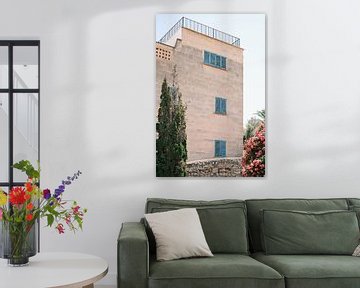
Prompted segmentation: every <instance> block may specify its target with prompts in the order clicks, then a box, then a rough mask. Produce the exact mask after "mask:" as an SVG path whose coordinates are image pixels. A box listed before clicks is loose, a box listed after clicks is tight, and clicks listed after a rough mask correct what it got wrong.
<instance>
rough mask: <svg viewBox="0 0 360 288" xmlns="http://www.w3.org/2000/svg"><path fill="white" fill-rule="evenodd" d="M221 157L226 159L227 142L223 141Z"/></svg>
mask: <svg viewBox="0 0 360 288" xmlns="http://www.w3.org/2000/svg"><path fill="white" fill-rule="evenodd" d="M220 143H221V148H220V149H221V152H220V154H221V157H225V156H226V141H221V142H220Z"/></svg>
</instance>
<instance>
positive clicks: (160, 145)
mask: <svg viewBox="0 0 360 288" xmlns="http://www.w3.org/2000/svg"><path fill="white" fill-rule="evenodd" d="M175 77H176V68H175V67H174V72H173V84H172V85H171V86H169V85H168V84H167V81H166V78H165V79H164V81H163V84H162V88H161V95H160V107H159V110H158V122H157V123H156V132H157V139H156V176H157V177H183V176H186V160H187V147H186V140H187V139H186V121H185V113H186V107H185V106H184V105H183V103H182V97H181V93H180V91H179V87H178V86H177V85H176V83H175Z"/></svg>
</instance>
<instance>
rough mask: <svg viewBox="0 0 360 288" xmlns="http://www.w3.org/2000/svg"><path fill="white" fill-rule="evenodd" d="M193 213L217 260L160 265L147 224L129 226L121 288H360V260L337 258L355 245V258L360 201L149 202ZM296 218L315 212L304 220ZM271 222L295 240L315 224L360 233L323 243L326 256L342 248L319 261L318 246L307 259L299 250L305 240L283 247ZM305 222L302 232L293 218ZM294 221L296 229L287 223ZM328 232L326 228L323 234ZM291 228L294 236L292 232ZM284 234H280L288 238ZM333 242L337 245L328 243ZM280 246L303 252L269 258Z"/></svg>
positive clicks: (122, 246)
mask: <svg viewBox="0 0 360 288" xmlns="http://www.w3.org/2000/svg"><path fill="white" fill-rule="evenodd" d="M188 207H194V208H197V211H198V213H199V217H200V221H201V224H202V227H203V231H204V234H205V237H206V240H207V242H208V244H209V247H210V249H211V251H212V252H213V254H214V257H209V258H191V259H181V260H173V261H164V262H158V261H156V260H155V253H156V246H155V240H154V236H153V234H152V232H151V230H150V229H149V228H148V227H147V225H146V223H145V221H144V220H141V221H140V222H136V223H123V225H122V228H121V230H120V234H119V238H118V246H117V248H118V287H119V288H165V287H166V288H185V287H186V288H212V287H214V288H219V287H221V288H268V287H269V288H285V287H286V288H315V287H316V288H321V287H326V288H357V287H360V257H353V256H351V255H349V253H348V252H346V255H344V254H343V253H344V252H343V251H342V250H340V252H339V253H336V249H337V247H340V246H341V245H345V246H346V245H347V246H348V249H347V251H350V250H351V249H353V245H357V243H355V244H354V241H357V242H358V238H359V227H358V225H359V224H358V221H357V218H356V216H357V214H359V215H360V199H353V198H351V199H345V198H343V199H254V200H245V201H243V200H216V201H192V200H171V199H154V198H153V199H148V200H147V203H146V209H145V212H146V213H155V212H164V211H169V210H174V209H180V208H188ZM357 208H359V209H357ZM288 210H291V211H293V212H289V213H294V214H290V216H288V215H285V217H283V216H284V215H280V217H283V218H277V217H278V216H279V215H278V214H279V213H280V212H281V211H285V212H284V213H288V212H287V211H288ZM267 211H269V212H267ZM272 211H273V212H272ZM279 211H280V212H279ZM296 211H308V212H306V213H305V214H301V213H297V212H296ZM322 211H323V212H322ZM265 212H266V213H269V214H271V215H269V216H271V217H268V215H265V216H264V214H265ZM264 217H267V218H266V221H267V222H266V225H270V224H271V225H275V226H271V225H270V226H269V227H275V228H278V226H277V224H276V222H275V223H271V221H273V222H274V221H278V219H283V220H281V221H280V222H281V223H279V227H280V228H281V225H283V227H285V228H281V229H285V230H284V231H295V234H296V231H300V232H301V227H307V225H308V223H310V224H309V225H311V223H313V222H314V223H320V224H321V223H322V224H323V223H327V224H326V225H338V226H334V227H339V229H344V231H348V230H352V231H354V230H355V229H356V232H354V233H356V235H355V237H356V240H354V239H350V240H349V241H343V239H341V235H340V238H336V237H338V235H337V236H336V237H334V239H335V238H336V239H335V240H334V239H330V240H331V241H330V240H329V239H324V240H325V243H323V244H324V245H325V248H326V249H327V248H328V246H330V247H329V249H330V250H329V251H332V249H333V250H334V249H335V253H333V252H331V253H332V254H331V255H327V254H324V251H322V250H320V252H321V253H320V254H319V255H315V253H310V252H307V250H306V249H317V248H316V245H315V248H314V247H313V245H310V247H308V248H304V249H305V250H304V254H302V252H301V249H302V246H301V245H300V244H299V243H300V242H301V241H300V242H298V238H301V237H299V235H301V234H299V235H298V234H296V237H297V238H294V237H295V236H294V237H293V238H291V235H285V236H286V237H288V238H289V239H285V240H284V239H280V240H279V241H277V240H278V238H277V235H268V234H266V235H264V234H265V233H264V232H263V231H265V230H263V225H265V224H264V223H265V222H264V221H265V220H264V219H265V218H264ZM331 217H333V218H331ZM334 217H335V218H334ZM354 217H355V220H354V219H353V218H354ZM297 218H299V219H300V221H305V222H303V223H304V225H301V226H299V227H298V229H296V228H297V227H296V226H295V227H294V226H292V225H289V223H292V222H291V221H294V220H293V219H295V221H297V220H296V219H297ZM274 219H275V220H274ZM301 219H305V220H301ZM314 219H315V220H314ZM319 219H320V220H319ZM324 219H325V220H324ZM333 219H340V220H339V221H340V222H339V223H334V222H336V221H334V220H333ZM287 221H288V222H289V223H286V222H287ZM316 221H317V222H316ZM322 221H328V222H322ZM341 221H343V223H342V222H341ZM269 223H270V224H269ZM294 223H295V222H294ZM284 225H287V226H284ZM309 225H308V226H309ZM354 225H356V227H354ZM323 226H324V225H322V226H319V228H320V230H321V229H322V228H321V227H323ZM288 227H289V230H287V228H288ZM331 227H332V226H331ZM348 227H349V228H348ZM281 229H280V230H279V231H282V230H281ZM294 229H295V230H294ZM346 229H348V230H346ZM273 230H274V231H270V234H272V232H273V233H276V229H273ZM289 233H293V232H289ZM354 233H353V234H354ZM305 234H306V233H305ZM307 234H309V233H307ZM315 234H316V233H315ZM338 234H339V233H338ZM311 236H312V235H311V234H310V237H311ZM353 236H354V235H352V238H354V237H353ZM304 237H305V236H304ZM308 237H309V236H308ZM320 238H321V237H320ZM274 239H275V240H274ZM327 240H329V241H328V242H326V241H327ZM345 240H346V239H345ZM282 241H283V242H282ZM309 241H314V239H311V238H310V240H309ZM345 242H346V243H345ZM279 243H284V251H286V249H294V247H295V248H296V249H297V250H295V251H296V252H295V253H296V255H281V254H282V253H281V250H280V255H278V254H274V253H271V254H269V253H267V251H270V250H271V249H275V250H273V251H276V249H278V248H279V247H278V245H279ZM294 243H295V244H294ZM343 243H345V244H343ZM275 244H276V245H277V246H276V245H275ZM264 245H265V247H266V249H267V250H266V252H265V251H264ZM294 245H295V246H294ZM296 245H297V246H296ZM299 245H300V246H299ZM319 245H321V244H319ZM324 245H323V246H324ZM326 245H327V246H326ZM285 246H289V247H290V248H289V247H285ZM293 246H294V247H293ZM305 246H306V245H305ZM308 246H309V245H308ZM349 246H350V247H349ZM299 247H300V248H299ZM326 251H327V250H325V253H326ZM284 254H286V253H284Z"/></svg>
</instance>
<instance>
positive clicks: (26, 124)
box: [13, 93, 39, 182]
mask: <svg viewBox="0 0 360 288" xmlns="http://www.w3.org/2000/svg"><path fill="white" fill-rule="evenodd" d="M38 109H39V97H38V94H34V93H17V94H14V163H16V162H18V161H20V160H23V159H27V160H29V161H30V162H31V163H32V164H33V165H34V166H35V167H36V165H37V160H38V148H39V143H38V137H39V119H38ZM13 171H14V181H16V182H20V181H26V175H25V174H24V173H22V172H20V171H18V170H16V169H14V170H13Z"/></svg>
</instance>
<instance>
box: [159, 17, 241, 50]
mask: <svg viewBox="0 0 360 288" xmlns="http://www.w3.org/2000/svg"><path fill="white" fill-rule="evenodd" d="M180 28H187V29H190V30H193V31H195V32H198V33H200V34H203V35H206V36H209V37H211V38H214V39H217V40H220V41H223V42H225V43H228V44H231V45H234V46H237V47H240V38H237V37H235V36H232V35H230V34H227V33H225V32H222V31H219V30H217V29H214V28H211V27H209V26H207V25H204V24H201V23H199V22H196V21H194V20H191V19H189V18H186V17H182V18H181V19H180V20H179V21H178V22H176V23H175V25H174V26H173V27H172V28H171V29H170V30H169V31H168V32H167V33H166V34H165V35H164V36H163V37H162V38H161V39H160V40H159V42H161V43H167V42H168V41H169V39H170V38H172V37H173V36H174V35H175V34H176V32H177V31H178V30H179V29H180Z"/></svg>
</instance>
